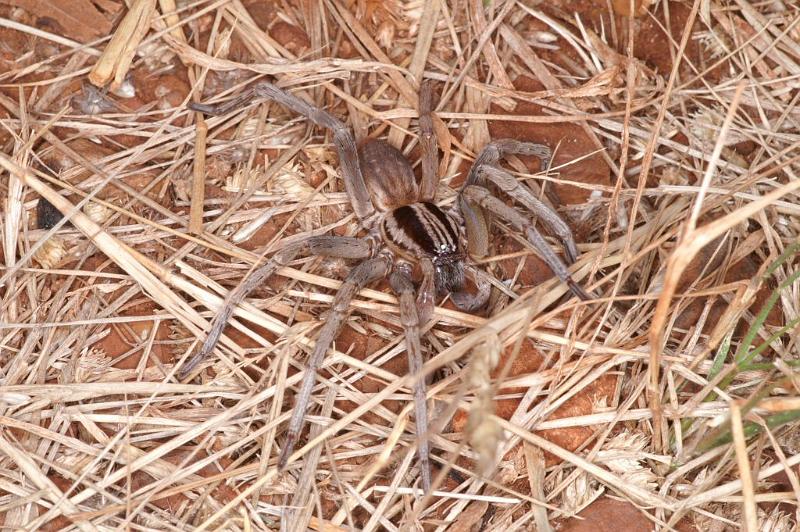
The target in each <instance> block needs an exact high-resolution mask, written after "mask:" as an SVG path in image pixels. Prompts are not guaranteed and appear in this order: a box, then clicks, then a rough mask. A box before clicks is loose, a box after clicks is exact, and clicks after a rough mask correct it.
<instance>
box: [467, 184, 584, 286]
mask: <svg viewBox="0 0 800 532" xmlns="http://www.w3.org/2000/svg"><path fill="white" fill-rule="evenodd" d="M461 193H462V194H463V195H464V197H465V198H466V199H467V200H468V201H470V202H473V203H475V204H477V205H478V206H480V207H481V208H483V209H486V210H488V211H490V212H492V213H494V214H495V215H497V216H499V217H500V218H502V219H504V220H506V221H507V222H508V223H510V224H511V225H512V226H514V228H515V229H516V230H517V231H520V232H523V233H525V234H526V235H527V237H528V241H529V242H530V243H531V244H532V245H533V248H534V249H535V250H536V252H537V253H538V254H539V256H540V257H541V258H542V260H544V261H545V263H546V264H547V265H548V266H549V267H550V269H551V270H552V271H553V273H554V274H556V276H557V277H558V278H559V279H561V281H562V282H564V283H565V284H566V285H567V286H568V287H569V289H570V290H571V291H572V293H573V294H575V295H576V296H578V298H580V299H582V300H584V301H588V300H591V299H592V296H591V295H589V293H588V292H586V290H584V289H583V288H582V287H581V286H580V285H579V284H578V283H576V282H575V280H574V279H572V276H571V275H570V273H569V270H567V267H566V265H565V264H564V263H563V262H562V261H561V259H560V258H559V257H558V255H556V253H555V252H554V251H553V250H552V249H550V246H548V245H547V242H546V241H545V239H544V238H543V237H542V235H540V234H539V232H538V231H537V230H536V228H535V227H534V226H533V223H532V222H531V221H530V220H529V219H527V218H526V217H524V216H522V215H521V214H520V213H519V212H517V210H516V209H514V208H513V207H509V206H508V205H506V204H505V203H503V202H502V201H500V200H499V199H497V198H495V197H494V196H492V193H491V192H490V191H489V190H488V189H486V188H484V187H479V186H476V185H471V186H468V187H466V188H465V189H463V190H462V191H461Z"/></svg>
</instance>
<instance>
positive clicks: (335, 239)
mask: <svg viewBox="0 0 800 532" xmlns="http://www.w3.org/2000/svg"><path fill="white" fill-rule="evenodd" d="M253 100H271V101H274V102H275V103H277V104H279V105H281V106H283V107H286V108H288V109H290V110H292V111H294V112H295V113H297V114H299V115H301V116H303V117H305V118H306V119H307V120H310V121H311V122H313V123H314V124H316V125H317V126H320V127H323V128H326V129H328V130H330V131H331V132H332V133H333V140H334V143H335V145H336V148H337V151H338V154H339V164H340V166H341V173H342V177H343V179H344V185H345V189H346V191H347V195H348V196H349V198H350V202H351V204H352V207H353V211H354V212H355V215H356V217H357V218H358V221H359V224H360V226H361V228H362V229H363V232H364V234H365V236H364V237H361V238H353V237H343V236H313V237H310V238H308V239H305V240H304V241H302V242H299V243H296V244H293V245H289V246H287V247H284V248H283V249H280V250H279V251H278V252H276V253H275V254H274V255H273V256H272V258H271V259H270V260H268V261H267V262H266V263H265V264H264V265H263V266H261V267H260V268H258V269H256V270H255V271H254V272H253V273H252V274H251V275H250V276H249V277H248V278H246V279H245V280H244V281H243V282H242V283H240V284H239V285H238V286H237V287H236V288H235V289H234V290H232V291H231V292H230V293H229V294H228V296H227V297H226V298H225V301H224V302H223V305H222V308H221V309H220V311H219V312H218V314H217V315H216V317H215V318H214V320H213V322H212V326H211V329H210V330H209V334H208V336H207V338H206V340H205V343H204V344H203V347H202V348H201V350H200V351H199V352H198V353H197V354H196V355H195V356H194V357H193V358H192V359H191V360H190V361H189V362H187V363H186V364H185V365H184V367H183V368H182V370H181V372H180V374H179V376H181V377H185V376H187V375H188V374H189V373H190V372H191V371H192V370H193V369H194V368H195V367H196V366H197V364H198V363H199V362H200V361H202V360H203V359H204V358H206V357H207V356H208V354H209V353H210V352H211V351H212V350H213V348H214V346H215V345H216V343H217V340H218V339H219V336H220V335H221V333H222V330H223V328H224V327H225V325H226V323H227V321H228V320H229V319H230V317H231V315H232V313H233V310H234V308H235V307H236V305H238V304H239V302H241V301H242V299H243V298H244V297H245V296H246V295H247V293H249V292H250V291H251V290H252V289H253V288H255V287H256V286H258V285H260V284H261V283H263V282H264V280H265V279H267V278H268V277H269V276H271V275H272V274H273V273H274V272H275V271H276V270H277V269H278V268H280V267H282V266H285V265H286V264H288V263H289V262H291V261H292V260H293V259H294V258H295V257H296V256H297V255H298V254H300V253H309V254H311V255H318V256H325V257H337V258H342V259H352V260H356V261H358V264H357V265H356V266H355V267H354V268H353V269H352V270H350V272H349V274H348V275H347V277H346V278H345V280H344V282H343V283H342V285H341V287H340V288H339V291H338V292H337V293H336V296H335V297H334V300H333V308H332V312H331V313H330V314H329V316H328V318H327V320H326V321H325V323H324V325H323V327H322V330H321V332H320V333H319V336H318V338H317V341H316V344H315V345H314V348H313V351H312V353H311V356H310V358H309V360H308V369H307V371H306V373H305V375H304V378H303V381H302V383H301V385H300V389H299V391H298V392H297V395H296V403H295V407H294V410H293V412H292V416H291V420H290V421H289V427H288V431H287V436H286V440H285V443H284V446H283V448H282V449H281V453H280V456H279V458H278V466H279V467H280V468H281V469H284V468H285V467H286V465H287V463H288V459H289V456H290V455H291V454H292V452H293V450H294V446H295V444H296V442H297V439H298V437H299V434H300V432H301V430H302V428H303V424H304V417H305V414H306V411H307V409H308V404H309V401H310V398H311V392H312V389H313V387H314V384H315V382H316V375H317V371H318V370H319V368H320V365H321V364H322V360H323V357H324V356H325V353H326V352H327V350H328V348H329V347H330V346H331V344H332V343H333V341H334V340H335V339H336V337H337V335H338V333H339V331H340V329H341V328H342V326H343V324H344V323H345V321H346V320H347V316H348V310H349V306H350V301H351V300H352V298H353V296H354V295H355V294H356V293H358V291H359V290H361V289H362V288H364V287H365V286H366V285H368V284H370V283H372V282H374V281H378V280H379V279H382V278H385V277H387V276H388V277H389V284H390V286H391V288H392V290H393V291H394V292H395V293H396V295H397V297H398V299H399V303H400V309H399V310H400V321H401V323H402V326H403V328H404V330H405V344H406V345H405V347H406V351H407V355H408V361H409V371H410V372H411V373H412V374H414V375H419V374H420V372H421V369H422V349H421V347H420V328H421V327H422V326H424V325H425V324H426V323H427V321H428V320H429V319H430V317H431V314H432V312H433V307H434V302H435V299H436V297H437V296H444V295H447V294H450V297H451V298H452V300H453V302H454V303H455V304H456V306H458V307H459V308H461V309H462V310H465V311H474V310H477V309H479V308H480V307H482V306H483V305H485V304H486V302H487V301H488V298H489V294H490V286H489V284H488V282H486V281H485V280H483V278H482V277H481V275H480V274H479V272H478V271H477V270H476V268H475V267H474V266H473V265H472V264H470V257H483V256H485V255H486V254H487V253H488V250H489V237H488V234H489V230H488V222H487V218H486V216H485V212H488V213H491V214H492V215H494V216H496V217H498V218H500V219H503V220H505V221H506V222H507V223H509V224H511V225H512V226H513V227H514V228H515V229H516V230H517V231H519V232H520V233H523V234H525V235H526V236H527V238H528V240H529V242H530V243H531V244H532V245H533V247H534V249H535V250H536V252H537V253H538V254H539V255H540V256H541V257H542V259H544V261H545V262H546V264H547V265H548V266H549V267H550V269H551V270H552V271H553V273H555V275H556V276H558V277H559V279H561V280H562V281H563V282H564V283H566V284H567V285H568V286H569V288H570V289H571V291H572V292H573V293H574V294H575V295H576V296H578V297H579V298H580V299H583V300H588V299H591V296H590V295H589V294H588V293H587V292H586V291H585V290H584V289H583V288H581V287H580V286H579V285H578V284H577V283H576V282H575V281H574V280H573V279H572V278H571V276H570V274H569V271H568V270H567V267H566V266H565V264H564V263H563V262H562V261H561V259H560V258H559V256H558V255H557V254H556V253H555V252H554V251H553V250H552V249H551V248H550V247H549V246H548V244H547V242H546V241H545V240H544V238H543V237H542V236H541V235H540V234H539V232H538V231H537V230H536V228H535V227H534V225H533V222H532V221H531V220H529V219H528V217H526V216H524V215H523V214H521V213H520V212H519V211H518V210H517V209H516V208H514V207H511V206H509V205H507V204H506V203H505V202H503V201H501V200H500V199H498V198H497V197H495V196H494V195H493V194H492V192H491V191H490V190H489V189H488V188H487V184H488V182H491V183H493V184H494V185H496V186H497V187H498V188H499V189H500V190H502V191H503V192H505V193H506V194H508V195H509V196H511V198H513V199H514V200H515V201H516V202H518V203H519V204H520V205H522V206H523V207H525V208H526V209H528V210H529V211H530V212H531V213H532V214H535V215H536V216H537V217H538V219H539V220H541V221H542V223H543V224H544V225H545V226H547V228H548V229H549V230H550V231H551V232H552V233H553V234H554V235H555V236H556V237H557V238H558V239H559V240H560V241H561V243H562V244H563V246H564V250H565V256H566V259H567V262H568V263H570V264H571V263H573V262H574V261H575V260H576V258H577V255H578V251H577V247H576V245H575V241H574V238H573V236H572V232H571V231H570V229H569V227H568V226H567V224H566V223H565V222H564V221H563V220H562V219H561V218H560V217H559V215H558V214H557V213H556V212H555V211H553V210H552V209H550V208H549V207H548V206H546V205H545V204H544V203H542V202H541V201H539V200H538V199H537V198H536V197H535V196H534V195H533V194H532V192H531V191H530V190H529V189H528V188H527V187H524V186H522V185H521V184H520V183H519V182H518V181H517V180H516V179H515V178H514V177H513V176H512V175H511V174H510V173H508V172H506V171H505V170H503V169H501V168H500V167H499V166H498V165H497V163H498V162H499V160H500V158H501V157H503V156H504V155H507V154H520V155H534V156H537V157H539V159H540V161H541V165H542V167H543V168H546V167H547V165H548V162H549V159H550V155H551V152H550V149H549V148H548V147H547V146H544V145H541V144H534V143H529V142H520V141H517V140H513V139H501V140H496V141H494V142H492V143H490V144H488V145H487V146H486V147H485V148H483V150H482V151H481V152H480V154H479V155H478V157H477V158H476V159H475V162H474V164H473V165H472V168H471V169H470V171H469V174H468V175H467V178H466V181H465V183H464V185H463V186H462V187H461V190H460V191H459V193H458V200H457V208H454V209H452V210H450V211H446V210H443V209H442V208H441V207H439V206H437V204H436V203H435V200H436V188H437V184H438V177H437V175H436V173H437V168H438V160H439V155H438V151H437V150H438V148H437V143H436V137H435V135H434V129H433V115H432V113H433V91H432V85H431V82H428V81H426V82H423V83H422V84H421V87H420V95H419V129H420V135H419V142H420V145H421V151H422V171H421V174H422V175H421V179H420V180H419V181H418V180H417V179H416V177H415V175H414V172H413V170H412V167H411V164H410V163H409V161H408V160H407V159H406V158H405V157H404V156H403V154H402V153H401V152H400V151H398V150H397V149H396V148H394V147H392V146H390V145H389V144H387V143H386V142H384V141H382V140H374V139H371V140H367V141H366V142H365V143H363V144H362V145H361V146H360V147H358V146H357V145H356V142H355V139H354V137H353V134H352V132H351V131H350V129H349V128H348V127H347V126H345V125H344V123H342V122H341V121H340V120H338V119H337V118H335V117H334V116H333V115H331V114H330V113H328V112H327V111H324V110H322V109H319V108H317V107H315V106H313V105H311V104H309V103H308V102H306V101H305V100H302V99H301V98H298V97H297V96H294V95H293V94H290V93H288V92H287V91H285V90H283V89H281V88H278V87H276V86H275V85H273V84H271V83H268V82H260V83H257V84H256V85H253V86H252V87H251V88H250V89H249V90H248V91H246V92H245V93H243V94H242V95H241V96H239V97H237V98H235V99H233V100H231V101H229V102H228V103H226V104H223V105H218V106H215V105H205V104H190V105H189V107H190V108H191V109H193V110H195V111H199V112H203V113H206V114H209V115H222V114H226V113H228V112H230V111H234V110H238V109H240V108H242V107H245V106H246V105H248V104H249V103H250V102H252V101H253ZM462 227H463V230H462ZM414 265H419V267H420V270H421V272H422V281H421V283H420V284H419V287H418V288H415V285H414V283H413V282H412V271H413V268H414ZM468 273H469V274H470V275H471V276H472V277H473V278H474V280H475V285H476V287H477V290H476V292H475V293H474V294H472V293H469V292H467V291H466V290H465V289H464V286H465V276H466V274H468ZM425 393H426V392H425V380H424V379H422V378H418V379H416V383H415V385H414V390H413V395H414V403H415V406H414V413H415V416H416V431H417V434H416V436H417V453H418V459H419V468H420V477H421V481H422V486H423V488H424V489H425V491H429V490H430V487H431V476H430V458H429V455H430V447H429V443H428V439H427V434H426V433H427V406H426V402H425Z"/></svg>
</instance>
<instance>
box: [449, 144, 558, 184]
mask: <svg viewBox="0 0 800 532" xmlns="http://www.w3.org/2000/svg"><path fill="white" fill-rule="evenodd" d="M504 155H535V156H536V157H538V158H539V160H540V161H541V165H540V166H541V168H542V170H544V169H545V168H547V166H548V165H549V164H550V156H551V155H552V151H551V150H550V147H549V146H545V145H544V144H536V143H534V142H523V141H520V140H514V139H498V140H495V141H493V142H490V143H489V144H487V145H486V146H485V147H484V148H483V149H482V150H481V152H480V153H479V154H478V156H477V157H476V158H475V162H474V163H472V168H470V170H469V174H468V175H467V180H466V181H465V182H464V186H463V187H462V190H463V189H465V188H467V187H468V186H471V185H482V184H483V183H482V182H481V180H480V178H481V167H482V166H486V165H493V164H495V163H497V161H499V160H500V158H501V157H502V156H504Z"/></svg>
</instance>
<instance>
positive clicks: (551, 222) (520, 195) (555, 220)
mask: <svg viewBox="0 0 800 532" xmlns="http://www.w3.org/2000/svg"><path fill="white" fill-rule="evenodd" d="M480 173H481V175H482V176H485V177H486V178H487V179H488V180H489V181H491V182H492V183H494V184H495V185H497V186H498V187H500V190H502V191H503V192H505V193H506V194H508V195H509V196H511V197H512V198H514V199H515V200H516V201H518V202H519V203H521V204H522V205H524V206H525V208H527V209H528V210H529V211H531V212H532V213H533V214H535V215H536V216H537V217H538V218H539V219H541V220H542V222H544V224H545V225H546V226H547V227H548V228H549V229H550V230H551V231H552V232H553V234H555V235H556V237H558V239H559V240H560V241H561V243H562V244H563V245H564V250H565V251H566V257H567V263H568V264H572V263H573V262H575V261H576V260H577V259H578V247H577V245H576V244H575V238H574V237H573V236H572V230H571V229H570V228H569V226H568V225H567V224H566V222H564V220H563V219H562V218H561V217H560V216H559V215H558V213H556V211H554V210H553V209H551V208H550V207H549V206H548V205H546V204H545V203H542V202H541V201H540V200H539V198H537V197H536V196H534V195H533V194H532V193H531V191H530V190H529V189H528V187H526V186H525V185H523V184H522V183H520V182H519V181H517V180H516V179H515V178H514V176H512V175H511V174H510V173H508V172H506V171H505V170H503V169H502V168H498V167H496V166H483V167H481V168H480Z"/></svg>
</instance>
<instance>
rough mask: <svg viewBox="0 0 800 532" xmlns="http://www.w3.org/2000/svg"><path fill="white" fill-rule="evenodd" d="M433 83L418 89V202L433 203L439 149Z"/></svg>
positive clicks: (426, 82)
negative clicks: (434, 124)
mask: <svg viewBox="0 0 800 532" xmlns="http://www.w3.org/2000/svg"><path fill="white" fill-rule="evenodd" d="M433 107H434V103H433V83H432V82H431V81H430V80H428V81H423V82H422V84H421V85H420V89H419V145H420V148H421V149H422V181H421V183H420V190H419V197H420V201H433V199H434V197H435V196H436V186H437V185H438V184H439V179H438V177H437V175H436V174H437V172H438V170H439V151H438V150H439V148H438V147H437V146H436V132H435V130H434V129H433V115H432V113H433Z"/></svg>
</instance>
